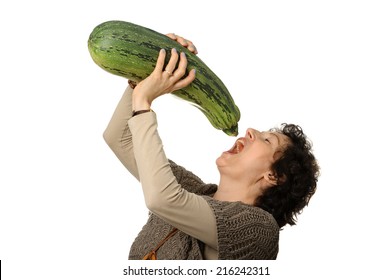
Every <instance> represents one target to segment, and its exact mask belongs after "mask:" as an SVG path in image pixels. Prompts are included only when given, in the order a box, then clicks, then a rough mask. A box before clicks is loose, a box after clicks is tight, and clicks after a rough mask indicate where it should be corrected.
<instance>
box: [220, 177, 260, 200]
mask: <svg viewBox="0 0 391 280" xmlns="http://www.w3.org/2000/svg"><path fill="white" fill-rule="evenodd" d="M252 189H254V188H253V187H252V186H251V185H250V184H246V183H244V182H241V181H235V180H232V179H231V178H224V177H220V183H219V187H218V188H217V191H216V193H215V194H214V195H213V198H214V199H216V200H220V201H230V202H236V201H241V202H243V203H245V204H249V205H254V200H255V198H256V196H255V195H253V194H252V192H251V190H252Z"/></svg>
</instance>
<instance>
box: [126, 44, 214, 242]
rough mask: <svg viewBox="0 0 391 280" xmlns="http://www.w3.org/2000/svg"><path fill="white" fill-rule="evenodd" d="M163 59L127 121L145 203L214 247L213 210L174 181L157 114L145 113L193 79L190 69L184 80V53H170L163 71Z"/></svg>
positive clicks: (139, 89)
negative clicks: (159, 100) (165, 96)
mask: <svg viewBox="0 0 391 280" xmlns="http://www.w3.org/2000/svg"><path fill="white" fill-rule="evenodd" d="M164 58H165V52H164V51H161V52H160V54H159V57H158V60H157V64H156V67H155V70H154V71H153V73H152V74H151V75H150V76H149V77H148V78H146V79H145V80H143V81H141V82H140V83H139V84H138V85H137V86H136V87H135V89H134V92H133V95H132V102H133V105H132V109H133V111H135V112H143V113H141V114H137V115H134V116H133V117H132V118H131V119H130V120H129V121H128V126H129V129H130V132H131V134H132V135H133V137H132V140H133V146H134V157H135V160H136V163H137V167H138V172H139V176H140V182H141V185H142V188H143V192H144V198H145V202H146V205H147V207H148V209H149V210H150V211H151V212H153V213H154V214H156V215H157V216H159V217H160V218H162V219H164V220H166V221H167V222H168V223H170V224H171V225H173V226H174V227H176V228H178V229H179V230H181V231H183V232H185V233H187V234H189V235H191V236H193V237H195V238H197V239H199V240H201V241H203V242H204V243H206V244H207V245H209V246H210V247H212V248H216V247H217V229H216V221H215V217H214V214H213V211H212V209H211V208H210V206H209V204H208V203H207V202H206V200H205V199H204V198H203V197H202V196H199V195H196V194H194V193H190V192H188V191H186V190H185V189H183V188H182V186H181V185H180V184H179V183H178V181H177V180H176V178H175V176H174V174H173V172H172V169H171V167H170V163H169V161H168V159H167V157H166V155H165V152H164V149H163V144H162V141H161V139H160V137H159V134H158V131H157V120H156V114H155V113H154V112H153V111H148V110H149V109H150V107H151V103H152V101H153V100H154V99H156V98H157V97H159V96H161V95H162V94H164V93H167V92H172V91H175V90H177V89H180V88H182V87H185V86H187V85H189V84H190V83H191V82H192V81H193V80H194V78H195V71H193V70H192V71H190V73H189V75H188V76H187V77H184V78H183V76H184V74H185V69H186V66H187V59H186V56H185V55H184V53H181V54H179V53H177V52H176V50H172V53H171V59H170V61H169V62H168V64H167V66H166V67H165V69H164ZM178 60H179V64H178V67H176V65H177V62H178Z"/></svg>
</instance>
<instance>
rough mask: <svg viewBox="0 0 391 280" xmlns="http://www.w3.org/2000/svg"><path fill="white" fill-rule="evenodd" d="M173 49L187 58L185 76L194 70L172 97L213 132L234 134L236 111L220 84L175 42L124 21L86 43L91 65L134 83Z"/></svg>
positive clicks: (94, 32)
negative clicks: (202, 117) (201, 115)
mask: <svg viewBox="0 0 391 280" xmlns="http://www.w3.org/2000/svg"><path fill="white" fill-rule="evenodd" d="M162 48H163V49H166V51H167V52H166V53H167V56H166V63H167V62H168V60H169V58H170V53H171V52H170V50H171V49H172V48H176V49H177V50H178V51H180V52H181V51H182V52H185V53H186V55H187V60H188V66H187V73H188V72H189V71H190V70H191V69H193V68H195V69H196V70H197V74H196V79H195V80H194V81H193V82H192V83H191V84H190V85H189V86H187V87H186V88H183V89H181V90H177V91H174V92H173V94H174V95H176V96H178V97H180V98H182V99H184V100H186V101H188V102H190V103H191V104H193V105H195V106H196V107H197V108H199V109H200V110H201V111H202V112H203V113H204V115H205V116H206V117H207V118H208V120H209V122H210V123H211V124H212V125H213V126H214V127H215V128H216V129H220V130H223V131H224V132H225V133H226V134H227V135H232V136H236V135H237V134H238V121H239V118H240V111H239V108H238V107H237V106H236V105H235V102H234V100H233V98H232V96H231V95H230V93H229V92H228V90H227V88H226V87H225V85H224V84H223V82H222V81H221V80H220V79H219V77H217V75H216V74H215V73H213V71H212V70H211V69H209V68H208V66H207V65H206V64H205V63H204V62H202V60H201V59H200V58H199V57H198V56H196V55H194V54H193V53H191V52H190V51H189V50H187V49H186V48H184V47H183V46H182V45H180V44H179V43H178V42H176V41H174V40H172V39H170V38H168V37H167V36H165V35H163V34H160V33H158V32H156V31H153V30H151V29H148V28H145V27H143V26H139V25H136V24H133V23H130V22H124V21H108V22H104V23H102V24H100V25H98V26H96V27H95V28H94V29H93V30H92V32H91V34H90V36H89V39H88V49H89V52H90V54H91V57H92V59H93V60H94V62H95V63H96V64H97V65H98V66H100V67H101V68H103V69H104V70H106V71H108V72H110V73H112V74H115V75H118V76H122V77H125V78H127V79H128V80H131V81H133V82H134V83H138V82H139V81H141V80H143V79H145V78H146V77H147V76H148V75H149V74H150V73H151V72H152V71H153V69H154V68H155V65H156V60H157V57H158V54H159V50H160V49H162Z"/></svg>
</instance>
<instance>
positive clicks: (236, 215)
mask: <svg viewBox="0 0 391 280" xmlns="http://www.w3.org/2000/svg"><path fill="white" fill-rule="evenodd" d="M170 164H171V168H172V170H173V173H174V175H175V177H176V179H177V181H178V183H180V184H181V185H182V187H183V188H184V189H186V190H187V191H189V192H193V193H196V194H199V195H202V196H203V197H204V198H205V199H206V201H207V202H208V204H209V205H210V207H211V208H212V209H213V212H214V214H215V217H216V224H217V239H218V245H217V250H218V258H219V259H221V260H260V259H262V260H270V259H276V258H277V254H278V240H279V231H280V228H279V226H278V224H277V222H276V221H275V219H274V218H273V216H272V215H271V214H269V213H268V212H266V211H264V210H262V209H261V208H259V207H254V206H251V205H247V204H244V203H241V202H226V201H217V200H215V199H213V198H212V197H211V195H213V193H215V192H216V189H217V186H216V185H214V184H204V183H203V182H202V181H201V179H200V178H198V177H197V176H196V175H194V174H193V173H191V172H189V171H187V170H186V169H184V168H183V167H181V166H179V165H176V164H175V163H174V162H172V161H170ZM172 229H173V227H172V226H171V225H170V224H168V223H166V222H165V221H164V220H162V219H161V218H159V217H157V216H156V215H154V214H152V213H151V214H150V216H149V218H148V221H147V223H146V224H145V225H144V227H143V228H142V230H141V232H140V233H139V235H138V236H137V237H136V239H135V240H134V242H133V244H132V247H131V249H130V252H129V260H140V259H142V258H143V257H144V256H145V255H146V254H147V253H148V252H150V251H151V250H152V249H154V248H155V247H156V245H157V244H158V243H159V242H160V241H161V240H162V239H164V238H165V237H166V236H167V234H168V233H169V232H170V231H171V230H172ZM202 252H203V243H202V242H200V241H199V240H197V239H195V238H194V237H191V236H189V235H187V234H185V233H183V232H181V231H178V232H177V233H176V234H175V235H174V236H172V237H171V238H170V239H168V240H167V241H166V242H165V243H164V244H163V246H162V247H160V249H159V250H158V251H157V259H158V260H159V259H160V260H163V259H165V260H201V259H203V257H202Z"/></svg>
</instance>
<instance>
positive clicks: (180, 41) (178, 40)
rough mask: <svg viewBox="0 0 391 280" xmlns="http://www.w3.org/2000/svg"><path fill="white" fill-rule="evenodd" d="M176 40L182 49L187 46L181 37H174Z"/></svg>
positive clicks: (186, 42)
mask: <svg viewBox="0 0 391 280" xmlns="http://www.w3.org/2000/svg"><path fill="white" fill-rule="evenodd" d="M176 40H177V42H178V43H179V44H181V45H182V46H184V47H187V46H188V45H189V43H188V41H187V40H186V39H185V38H183V37H181V36H176Z"/></svg>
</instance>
